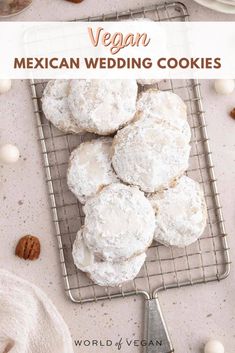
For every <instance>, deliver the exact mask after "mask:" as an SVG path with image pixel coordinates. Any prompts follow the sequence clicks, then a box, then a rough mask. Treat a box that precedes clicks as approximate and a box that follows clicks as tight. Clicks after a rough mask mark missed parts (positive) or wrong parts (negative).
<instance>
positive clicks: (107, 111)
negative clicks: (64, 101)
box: [68, 80, 138, 135]
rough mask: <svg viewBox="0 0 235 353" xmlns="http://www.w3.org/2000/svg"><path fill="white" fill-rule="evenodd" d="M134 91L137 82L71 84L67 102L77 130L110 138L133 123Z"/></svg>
mask: <svg viewBox="0 0 235 353" xmlns="http://www.w3.org/2000/svg"><path fill="white" fill-rule="evenodd" d="M137 91H138V86H137V83H136V80H73V81H71V84H70V93H69V97H68V102H69V107H70V109H71V112H72V114H73V117H74V121H75V122H76V124H77V125H78V126H79V128H80V129H82V130H85V131H88V132H93V133H96V134H98V135H110V134H112V133H114V132H116V131H117V130H118V129H120V128H121V127H123V126H124V125H126V124H127V123H129V122H130V121H131V120H132V119H133V117H134V114H135V111H136V99H137Z"/></svg>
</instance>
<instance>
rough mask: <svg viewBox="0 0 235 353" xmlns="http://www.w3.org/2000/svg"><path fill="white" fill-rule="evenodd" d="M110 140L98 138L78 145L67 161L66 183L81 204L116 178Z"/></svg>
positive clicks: (115, 180) (116, 179)
mask: <svg viewBox="0 0 235 353" xmlns="http://www.w3.org/2000/svg"><path fill="white" fill-rule="evenodd" d="M112 141H113V139H112V138H109V137H106V138H99V139H97V140H92V141H88V142H84V143H82V144H80V145H79V146H78V147H77V148H76V149H75V150H74V151H73V152H72V153H71V156H70V160H69V167H68V173H67V182H68V187H69V189H70V190H71V191H72V192H73V193H74V194H75V196H76V197H77V198H78V200H79V201H80V202H81V203H85V202H86V200H87V199H88V198H89V197H91V196H94V195H95V194H96V193H97V192H98V191H99V190H101V189H102V187H103V186H106V185H109V184H111V183H115V182H117V181H118V178H117V176H116V174H115V172H114V170H113V168H112V166H111V147H112Z"/></svg>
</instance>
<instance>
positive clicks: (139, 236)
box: [83, 183, 155, 262]
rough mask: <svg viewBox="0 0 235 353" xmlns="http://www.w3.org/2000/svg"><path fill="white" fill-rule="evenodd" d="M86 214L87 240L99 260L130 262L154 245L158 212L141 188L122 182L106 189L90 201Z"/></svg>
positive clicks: (85, 229) (84, 233)
mask: <svg viewBox="0 0 235 353" xmlns="http://www.w3.org/2000/svg"><path fill="white" fill-rule="evenodd" d="M84 213H85V216H86V217H85V224H84V228H83V237H84V240H85V242H86V245H87V247H88V248H89V249H90V250H91V251H92V252H93V253H94V254H95V256H96V257H97V258H100V259H102V260H104V261H112V262H120V261H124V260H128V259H130V258H132V257H134V256H137V255H139V254H141V253H143V252H144V251H145V250H146V249H147V248H148V246H149V245H150V244H151V243H152V240H153V234H154V229H155V214H154V210H153V208H152V206H151V204H150V202H149V200H148V199H147V198H146V197H145V195H144V193H143V192H141V191H140V190H139V189H138V188H137V187H131V186H127V185H124V184H120V183H115V184H111V185H109V186H106V187H105V188H103V189H102V190H101V191H100V192H99V193H98V194H97V195H96V196H95V197H93V198H90V199H89V200H88V201H87V203H86V204H85V206H84Z"/></svg>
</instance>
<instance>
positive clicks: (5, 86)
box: [0, 80, 11, 94]
mask: <svg viewBox="0 0 235 353" xmlns="http://www.w3.org/2000/svg"><path fill="white" fill-rule="evenodd" d="M10 89H11V80H0V94H3V93H6V92H8V91H9V90H10Z"/></svg>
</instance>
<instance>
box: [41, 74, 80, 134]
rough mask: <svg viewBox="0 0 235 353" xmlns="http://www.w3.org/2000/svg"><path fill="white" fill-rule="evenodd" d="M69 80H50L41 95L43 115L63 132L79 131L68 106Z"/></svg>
mask: <svg viewBox="0 0 235 353" xmlns="http://www.w3.org/2000/svg"><path fill="white" fill-rule="evenodd" d="M69 84H70V80H51V81H49V82H48V84H47V86H46V88H45V90H44V92H43V96H42V110H43V112H44V114H45V117H46V118H47V119H48V120H49V121H50V122H51V123H52V124H53V125H54V126H55V127H56V128H57V129H59V130H61V131H63V132H71V133H80V132H81V129H80V128H79V127H78V126H77V125H76V123H75V122H74V120H73V117H72V115H71V112H70V109H69V106H68V91H69Z"/></svg>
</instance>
